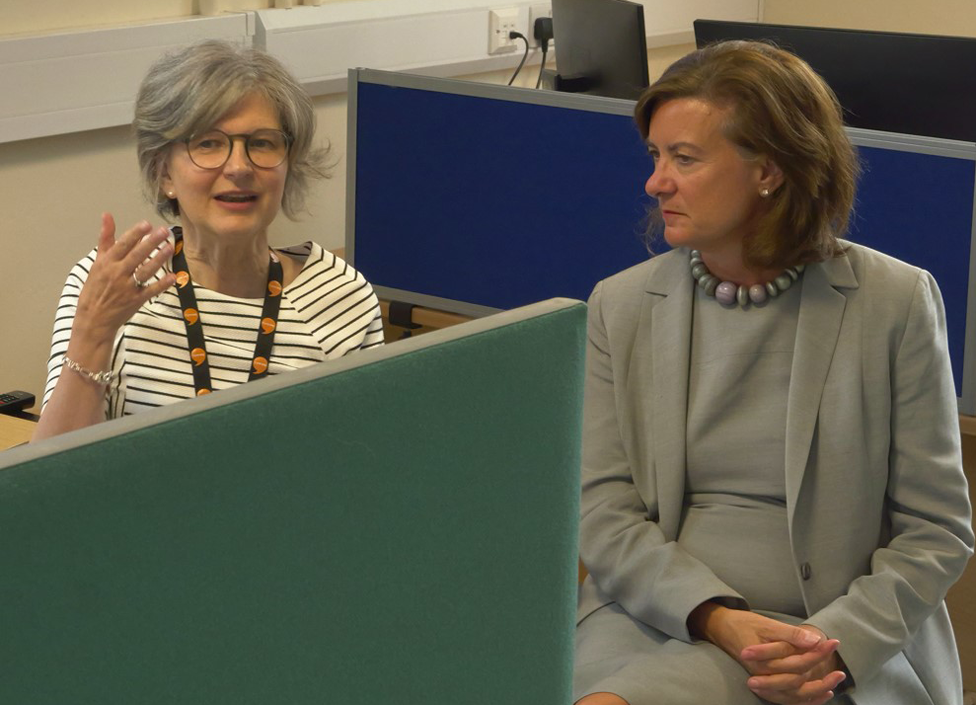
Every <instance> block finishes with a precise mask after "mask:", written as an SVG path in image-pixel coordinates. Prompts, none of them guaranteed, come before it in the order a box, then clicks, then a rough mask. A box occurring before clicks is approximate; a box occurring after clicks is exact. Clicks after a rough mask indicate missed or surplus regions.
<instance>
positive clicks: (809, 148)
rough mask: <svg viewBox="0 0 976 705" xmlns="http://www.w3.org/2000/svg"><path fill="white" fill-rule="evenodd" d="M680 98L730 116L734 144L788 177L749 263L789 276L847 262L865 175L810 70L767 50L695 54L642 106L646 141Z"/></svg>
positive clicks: (754, 47)
mask: <svg viewBox="0 0 976 705" xmlns="http://www.w3.org/2000/svg"><path fill="white" fill-rule="evenodd" d="M676 98H698V99H701V100H705V101H707V102H709V103H712V104H714V105H716V106H719V107H722V108H726V109H728V110H729V118H728V120H727V122H726V124H725V125H724V128H723V133H724V135H725V137H726V139H728V140H729V141H730V142H732V143H733V144H734V145H736V146H737V147H739V148H740V149H741V150H743V151H745V152H746V153H748V154H753V155H760V154H761V155H765V156H766V157H768V158H770V159H771V160H772V161H774V162H775V163H776V164H777V165H778V166H779V168H780V169H781V170H782V172H783V176H784V181H783V184H782V186H781V187H780V188H778V189H777V190H776V192H775V193H774V194H773V195H771V196H770V199H769V200H770V208H769V210H768V211H767V212H766V213H765V214H764V215H763V216H762V218H761V219H760V222H759V225H758V228H757V230H756V232H754V233H753V234H752V235H750V236H748V237H747V238H746V240H745V242H744V257H745V261H746V263H747V264H749V265H752V266H755V267H762V268H778V267H788V266H791V265H796V264H801V263H808V262H820V261H823V260H826V259H830V258H832V257H836V256H838V255H840V254H843V251H844V249H843V247H842V246H841V244H840V243H839V242H838V240H837V238H838V237H840V236H841V235H843V234H844V232H845V231H846V229H847V225H848V221H849V219H850V214H851V210H852V208H853V205H854V192H855V189H856V186H857V177H858V174H859V172H860V168H859V165H858V161H857V156H856V153H855V151H854V147H853V145H851V142H850V140H849V139H848V137H847V133H846V132H845V131H844V122H843V117H842V113H841V107H840V104H839V103H838V101H837V97H836V96H835V95H834V92H833V91H832V90H831V89H830V87H829V86H827V84H826V83H825V82H824V80H823V79H822V78H820V76H818V75H817V74H816V73H815V72H814V71H813V69H811V68H810V66H809V65H808V64H807V63H806V62H805V61H803V60H802V59H800V58H799V57H797V56H795V55H793V54H791V53H789V52H787V51H783V50H782V49H779V48H777V47H775V46H773V45H771V44H766V43H762V42H744V41H728V42H719V43H716V44H712V45H709V46H707V47H705V48H703V49H699V50H698V51H695V52H692V53H691V54H688V55H687V56H685V57H683V58H681V59H679V60H678V61H676V62H675V63H673V64H672V65H671V66H670V67H669V68H668V69H667V70H666V71H665V72H664V74H663V75H662V76H661V78H659V79H658V80H657V81H656V82H655V83H654V84H653V85H651V86H650V87H649V88H648V89H647V90H646V91H645V92H644V93H643V95H641V97H640V99H639V100H638V101H637V106H636V108H635V109H634V119H635V120H636V121H637V127H638V129H639V130H640V133H641V136H642V137H643V138H644V139H645V140H646V139H647V132H648V128H649V126H650V121H651V117H652V116H653V115H654V111H655V110H657V108H659V107H660V106H661V105H662V104H663V103H665V102H667V101H669V100H674V99H676Z"/></svg>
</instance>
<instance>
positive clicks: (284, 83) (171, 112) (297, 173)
mask: <svg viewBox="0 0 976 705" xmlns="http://www.w3.org/2000/svg"><path fill="white" fill-rule="evenodd" d="M255 93H257V94H259V95H262V96H264V97H265V98H267V99H268V100H269V101H270V102H271V104H272V105H273V106H274V107H275V109H276V110H277V112H278V118H279V120H280V121H281V129H282V130H283V131H284V132H285V133H287V134H288V135H289V137H290V138H291V140H292V142H291V149H290V151H289V154H288V176H287V177H286V179H285V190H284V196H283V197H282V200H281V209H282V210H283V211H284V213H285V215H286V216H288V217H289V218H291V219H292V220H294V219H295V218H296V216H297V214H298V213H300V212H301V211H302V210H303V209H304V206H305V196H306V194H307V193H308V188H309V185H310V180H311V179H313V178H320V177H323V176H326V173H325V154H326V150H325V149H318V148H316V149H313V148H312V135H313V134H314V132H315V113H314V112H313V110H312V101H311V99H310V98H309V96H308V93H306V92H305V90H304V89H303V88H302V87H301V85H299V83H298V81H296V80H295V78H294V77H293V76H292V75H291V74H290V73H289V72H288V70H287V69H286V68H285V67H284V66H283V65H282V63H281V62H280V61H278V59H276V58H274V57H273V56H271V55H270V54H267V53H265V52H263V51H260V50H258V49H247V48H242V47H238V46H235V45H233V44H230V43H228V42H224V41H218V40H207V41H204V42H200V43H198V44H193V45H191V46H189V47H186V48H183V49H180V50H177V51H174V52H172V53H169V54H167V55H165V56H163V57H162V58H160V59H159V60H157V61H156V63H154V64H153V65H152V67H150V69H149V73H147V74H146V77H145V78H144V79H143V81H142V85H141V86H140V87H139V94H138V97H137V98H136V109H135V119H134V120H133V122H132V126H133V128H134V130H135V136H136V149H137V151H138V156H139V169H140V172H141V174H142V181H143V189H144V190H145V193H146V197H147V198H148V199H149V202H150V203H152V204H154V205H155V207H156V211H157V212H158V213H159V214H160V215H162V216H163V217H165V218H170V217H171V216H177V215H179V204H178V203H177V201H176V199H171V198H167V197H166V196H165V195H164V194H163V193H162V188H161V183H160V182H161V174H162V166H163V163H164V161H165V160H166V157H167V155H168V153H169V149H170V146H171V145H172V144H173V143H174V142H177V141H179V140H183V139H186V138H187V137H191V136H192V135H194V134H198V133H200V132H203V131H205V130H208V129H210V127H212V126H213V124H214V123H215V122H217V121H218V120H220V118H221V117H223V116H224V115H226V114H227V112H229V111H230V110H231V109H232V108H233V107H234V106H235V105H237V104H238V103H239V102H240V101H241V100H243V99H244V98H245V97H247V96H248V95H252V94H255Z"/></svg>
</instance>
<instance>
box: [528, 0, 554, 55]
mask: <svg viewBox="0 0 976 705" xmlns="http://www.w3.org/2000/svg"><path fill="white" fill-rule="evenodd" d="M537 17H552V5H550V4H549V3H540V4H537V5H529V31H528V32H527V33H526V35H525V36H526V37H528V38H529V46H530V47H532V48H533V49H534V48H535V47H537V46H539V40H538V39H536V38H535V20H536V18H537ZM555 43H556V39H555V37H553V38H552V39H550V40H549V49H552V47H553V44H555Z"/></svg>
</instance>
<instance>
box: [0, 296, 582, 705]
mask: <svg viewBox="0 0 976 705" xmlns="http://www.w3.org/2000/svg"><path fill="white" fill-rule="evenodd" d="M584 319H585V307H584V306H583V305H582V304H579V303H578V302H570V301H567V300H554V301H550V302H544V303H542V304H536V305H533V306H529V307H525V308H524V309H517V310H514V311H510V312H506V313H502V314H498V315H496V316H491V317H489V318H486V319H482V320H479V321H474V322H472V323H469V324H465V325H463V326H458V327H456V328H453V329H448V330H445V331H440V332H436V333H431V334H428V335H425V336H421V337H418V338H415V339H412V340H409V341H404V342H400V343H397V344H396V345H391V346H387V347H386V348H385V349H382V350H378V351H369V352H364V353H359V354H357V355H354V356H351V357H349V358H344V359H343V360H340V361H337V362H335V363H326V364H324V365H320V366H316V367H314V368H309V369H306V370H302V371H300V372H296V373H292V374H290V375H282V376H278V377H275V378H272V379H270V380H267V381H262V382H258V383H254V384H249V385H243V386H242V387H239V388H236V389H233V390H228V391H225V392H221V393H218V394H214V395H212V396H210V397H207V398H200V399H197V400H193V401H191V402H187V403H183V404H177V405H175V406H173V407H168V408H166V409H160V410H157V411H153V412H150V413H147V414H143V415H140V416H136V417H130V418H127V419H122V420H120V421H115V422H111V423H107V424H101V425H99V426H97V427H93V428H90V429H85V430H83V431H79V432H76V433H72V434H67V435H65V436H62V437H60V438H56V439H52V440H50V441H47V442H45V443H41V444H38V445H36V446H28V447H22V448H18V449H14V450H11V451H7V452H5V453H0V470H2V471H0V663H2V664H3V666H2V676H0V703H18V704H20V703H23V704H25V705H26V704H28V703H29V704H31V705H42V704H51V705H54V704H57V705H68V704H75V703H98V704H99V705H107V704H110V703H125V704H126V705H132V704H134V703H138V704H140V705H150V704H156V703H159V704H162V703H166V704H167V705H172V704H173V703H207V704H219V703H234V704H235V705H245V704H249V703H254V704H255V705H258V704H260V705H269V704H270V703H282V704H288V705H302V704H305V703H333V702H334V703H398V704H411V703H418V704H419V703H445V704H446V703H492V704H493V705H494V704H496V703H506V704H507V705H517V704H519V703H525V704H526V705H529V704H530V703H531V704H532V705H545V704H548V703H551V704H553V705H556V704H558V705H566V704H567V703H568V702H569V701H570V698H571V694H570V679H571V671H572V638H573V622H574V609H575V601H576V556H577V527H578V510H579V501H578V492H579V488H578V484H579V463H580V454H579V443H580V435H579V434H580V422H581V405H582V376H583V356H584V353H583V349H584V337H585V332H584Z"/></svg>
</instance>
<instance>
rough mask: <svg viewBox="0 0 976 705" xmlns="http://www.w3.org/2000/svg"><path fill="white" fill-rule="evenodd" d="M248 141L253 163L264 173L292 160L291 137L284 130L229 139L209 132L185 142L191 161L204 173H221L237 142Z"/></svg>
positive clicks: (264, 131) (246, 146)
mask: <svg viewBox="0 0 976 705" xmlns="http://www.w3.org/2000/svg"><path fill="white" fill-rule="evenodd" d="M236 139H240V140H243V141H244V152H245V153H246V154H247V158H248V159H250V160H251V163H252V164H253V165H254V166H256V167H260V168H261V169H274V168H275V167H276V166H279V165H281V164H282V163H283V162H284V161H285V159H287V158H288V150H289V148H290V147H291V137H289V136H288V135H286V134H285V133H284V132H282V131H281V130H258V131H256V132H252V133H251V134H249V135H228V134H227V133H226V132H223V131H222V130H209V131H207V132H205V133H203V134H202V135H194V136H193V137H188V138H186V139H185V140H183V142H184V144H186V151H187V154H189V155H190V161H192V162H193V163H194V164H196V165H197V166H198V167H200V168H201V169H219V168H220V167H222V166H223V165H224V164H226V163H227V160H228V159H230V155H231V152H232V151H233V148H234V140H236Z"/></svg>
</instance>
